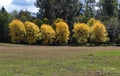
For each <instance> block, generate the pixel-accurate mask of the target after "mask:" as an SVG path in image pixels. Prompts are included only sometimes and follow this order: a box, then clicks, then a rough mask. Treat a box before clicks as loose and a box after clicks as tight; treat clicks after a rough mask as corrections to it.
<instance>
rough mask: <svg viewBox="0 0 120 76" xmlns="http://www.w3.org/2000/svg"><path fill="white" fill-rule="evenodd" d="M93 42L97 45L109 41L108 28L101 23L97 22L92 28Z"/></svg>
mask: <svg viewBox="0 0 120 76" xmlns="http://www.w3.org/2000/svg"><path fill="white" fill-rule="evenodd" d="M91 31H92V34H91V40H92V41H93V42H96V43H104V42H107V41H108V40H109V38H108V33H107V30H106V27H105V26H104V24H103V23H101V22H100V21H96V22H95V23H94V25H93V26H92V27H91Z"/></svg>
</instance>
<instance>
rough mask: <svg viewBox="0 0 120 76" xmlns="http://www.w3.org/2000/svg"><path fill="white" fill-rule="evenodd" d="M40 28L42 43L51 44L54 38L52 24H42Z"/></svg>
mask: <svg viewBox="0 0 120 76" xmlns="http://www.w3.org/2000/svg"><path fill="white" fill-rule="evenodd" d="M40 30H41V34H40V36H41V39H42V40H43V42H42V43H43V44H52V43H53V42H54V39H55V31H54V29H53V28H52V26H50V25H47V24H43V25H42V26H41V28H40Z"/></svg>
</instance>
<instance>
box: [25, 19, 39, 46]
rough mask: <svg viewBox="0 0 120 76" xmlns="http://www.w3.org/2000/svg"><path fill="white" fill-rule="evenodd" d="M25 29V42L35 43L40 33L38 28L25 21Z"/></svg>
mask: <svg viewBox="0 0 120 76" xmlns="http://www.w3.org/2000/svg"><path fill="white" fill-rule="evenodd" d="M25 28H26V38H25V40H26V42H28V43H29V44H33V43H36V40H37V39H38V34H39V31H40V30H39V27H38V26H37V25H35V24H34V23H32V22H29V21H26V22H25Z"/></svg>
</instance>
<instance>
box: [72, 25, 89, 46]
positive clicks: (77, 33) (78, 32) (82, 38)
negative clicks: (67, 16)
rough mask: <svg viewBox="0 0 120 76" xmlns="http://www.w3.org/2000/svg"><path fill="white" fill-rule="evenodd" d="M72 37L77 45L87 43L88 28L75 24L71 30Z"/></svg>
mask: <svg viewBox="0 0 120 76" xmlns="http://www.w3.org/2000/svg"><path fill="white" fill-rule="evenodd" d="M72 31H73V33H74V34H73V37H74V38H75V39H76V40H77V43H78V44H83V43H86V42H87V41H88V37H89V34H90V28H89V26H87V24H85V23H75V24H74V28H73V30H72Z"/></svg>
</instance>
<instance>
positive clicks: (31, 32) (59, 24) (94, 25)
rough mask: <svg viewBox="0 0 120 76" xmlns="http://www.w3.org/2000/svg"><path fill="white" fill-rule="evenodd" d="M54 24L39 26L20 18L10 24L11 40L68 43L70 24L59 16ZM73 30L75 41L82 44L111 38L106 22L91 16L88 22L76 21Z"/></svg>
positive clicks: (14, 41) (101, 41) (102, 41)
mask: <svg viewBox="0 0 120 76" xmlns="http://www.w3.org/2000/svg"><path fill="white" fill-rule="evenodd" d="M53 25H54V26H51V25H49V24H42V25H40V27H38V26H37V25H35V24H34V23H32V22H29V21H26V22H25V23H23V22H21V21H19V20H13V21H12V22H11V23H10V24H9V35H10V37H11V42H13V43H22V42H25V43H29V44H34V43H36V42H37V41H40V43H42V44H45V45H50V44H57V45H58V44H59V45H64V44H67V43H68V41H69V39H70V37H71V36H70V31H69V27H68V24H67V23H66V22H65V21H64V20H63V19H60V18H58V19H56V20H55V21H54V23H53ZM53 27H54V28H53ZM71 32H72V38H73V39H74V41H76V42H77V44H80V45H81V44H86V43H95V44H96V43H97V44H98V43H105V42H107V41H108V40H109V38H108V33H107V30H106V27H105V26H104V24H103V23H101V22H100V21H99V20H96V19H94V18H91V19H90V20H89V21H88V22H87V24H85V23H80V22H78V23H74V25H73V30H72V31H71Z"/></svg>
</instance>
